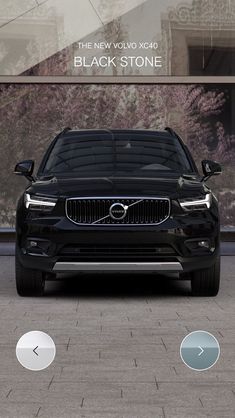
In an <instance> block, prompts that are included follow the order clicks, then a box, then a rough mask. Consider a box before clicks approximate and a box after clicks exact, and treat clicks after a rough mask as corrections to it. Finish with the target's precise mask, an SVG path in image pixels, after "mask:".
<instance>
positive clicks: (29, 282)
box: [15, 250, 45, 296]
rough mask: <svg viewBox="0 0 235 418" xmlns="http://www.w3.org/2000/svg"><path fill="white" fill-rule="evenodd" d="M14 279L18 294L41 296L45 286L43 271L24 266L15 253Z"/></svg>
mask: <svg viewBox="0 0 235 418" xmlns="http://www.w3.org/2000/svg"><path fill="white" fill-rule="evenodd" d="M15 279H16V289H17V293H18V295H19V296H43V294H44V288H45V276H44V273H43V272H41V271H39V270H34V269H27V268H25V267H24V266H23V265H22V264H21V262H20V260H19V256H18V252H17V250H16V255H15Z"/></svg>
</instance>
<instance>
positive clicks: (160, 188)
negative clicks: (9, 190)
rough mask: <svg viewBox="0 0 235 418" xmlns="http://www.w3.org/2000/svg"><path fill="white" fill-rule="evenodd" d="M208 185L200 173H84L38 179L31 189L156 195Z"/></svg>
mask: <svg viewBox="0 0 235 418" xmlns="http://www.w3.org/2000/svg"><path fill="white" fill-rule="evenodd" d="M207 190H208V189H207V187H206V186H205V185H204V183H203V182H201V181H200V178H199V176H197V175H195V176H189V175H187V176H186V175H185V176H184V175H182V176H181V175H171V176H157V177H144V178H143V177H94V178H92V177H83V178H55V177H54V178H52V179H50V180H37V181H36V182H34V183H32V184H31V185H30V187H29V188H28V192H30V193H33V194H38V195H48V196H58V197H59V196H60V197H64V198H66V197H105V196H106V197H108V196H123V197H124V196H130V197H138V196H146V197H148V196H152V197H154V196H155V197H158V196H159V197H171V198H180V197H190V196H198V195H200V194H205V193H206V192H207Z"/></svg>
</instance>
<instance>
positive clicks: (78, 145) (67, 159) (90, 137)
mask: <svg viewBox="0 0 235 418" xmlns="http://www.w3.org/2000/svg"><path fill="white" fill-rule="evenodd" d="M159 171H162V172H172V171H173V172H176V173H189V172H192V168H191V166H190V162H189V160H188V158H187V155H186V154H185V152H184V149H183V147H182V145H181V143H180V142H179V141H178V139H177V138H174V137H173V136H172V137H168V136H167V135H164V134H163V135H159V134H153V133H152V134H149V133H147V134H143V133H141V134H138V133H136V132H133V133H131V132H130V133H128V132H125V133H117V132H115V133H112V132H111V131H110V132H109V131H106V132H105V131H102V132H100V133H98V134H97V133H95V134H94V133H93V134H92V133H80V134H77V133H76V134H75V132H72V131H71V134H69V135H68V134H67V135H66V136H64V137H60V138H58V139H57V141H56V143H55V145H54V147H53V149H52V151H51V153H50V155H49V156H48V158H47V161H46V163H45V165H44V167H43V172H42V173H41V174H43V175H45V176H47V175H55V176H63V175H68V176H77V177H78V176H87V175H90V176H91V175H92V176H95V175H106V176H108V175H115V174H119V175H122V174H125V173H127V172H128V173H129V174H131V175H135V174H136V175H140V173H143V174H144V173H146V174H147V173H149V172H159Z"/></svg>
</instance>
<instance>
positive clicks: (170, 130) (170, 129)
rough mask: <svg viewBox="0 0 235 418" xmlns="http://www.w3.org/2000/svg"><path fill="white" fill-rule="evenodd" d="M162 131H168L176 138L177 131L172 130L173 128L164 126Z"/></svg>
mask: <svg viewBox="0 0 235 418" xmlns="http://www.w3.org/2000/svg"><path fill="white" fill-rule="evenodd" d="M164 131H167V132H169V134H171V136H174V137H175V138H178V135H177V133H176V132H175V131H174V129H172V128H169V126H166V128H165V129H164Z"/></svg>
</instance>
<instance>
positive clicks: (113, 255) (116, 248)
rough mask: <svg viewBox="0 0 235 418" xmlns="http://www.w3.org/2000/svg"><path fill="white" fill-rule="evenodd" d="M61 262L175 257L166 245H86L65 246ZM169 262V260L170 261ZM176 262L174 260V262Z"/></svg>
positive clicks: (147, 259) (60, 257)
mask: <svg viewBox="0 0 235 418" xmlns="http://www.w3.org/2000/svg"><path fill="white" fill-rule="evenodd" d="M58 256H59V260H60V261H74V260H76V261H78V262H79V261H81V262H82V261H91V262H92V261H93V262H96V261H97V262H98V261H100V262H101V261H110V262H111V261H123V262H125V261H126V262H127V261H139V262H140V261H146V262H147V261H156V260H159V259H162V257H164V256H165V257H166V256H167V257H168V258H169V257H172V256H175V251H174V249H173V248H172V247H171V246H170V245H167V244H164V245H138V244H137V245H118V244H116V245H114V244H110V245H103V244H100V245H84V244H82V245H81V244H77V245H76V244H70V245H66V246H64V247H63V248H62V249H61V250H60V252H59V254H58ZM168 261H169V260H168ZM173 261H174V260H173Z"/></svg>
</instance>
